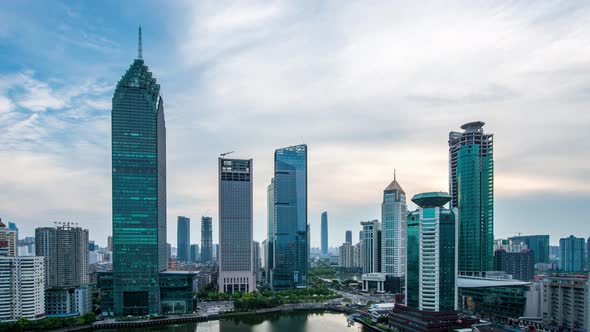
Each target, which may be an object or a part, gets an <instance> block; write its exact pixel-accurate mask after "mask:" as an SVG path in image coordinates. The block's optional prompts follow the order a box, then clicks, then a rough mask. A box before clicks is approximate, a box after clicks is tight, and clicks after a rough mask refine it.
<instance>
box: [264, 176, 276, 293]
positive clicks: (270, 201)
mask: <svg viewBox="0 0 590 332" xmlns="http://www.w3.org/2000/svg"><path fill="white" fill-rule="evenodd" d="M266 210H267V212H266V213H267V214H266V216H267V224H268V226H267V228H268V234H267V241H268V242H267V245H266V250H265V253H266V263H265V264H266V283H267V284H270V283H271V272H272V268H273V266H274V258H273V257H274V238H275V179H274V178H273V179H270V184H269V185H268V187H266Z"/></svg>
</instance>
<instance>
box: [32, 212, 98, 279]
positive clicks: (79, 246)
mask: <svg viewBox="0 0 590 332" xmlns="http://www.w3.org/2000/svg"><path fill="white" fill-rule="evenodd" d="M35 252H36V254H37V255H38V256H43V257H44V259H45V267H44V270H45V275H46V278H45V287H46V288H51V287H72V286H78V285H82V284H87V283H88V265H89V257H88V230H87V229H82V228H80V227H78V226H77V224H75V223H69V222H58V223H56V227H40V228H37V229H35Z"/></svg>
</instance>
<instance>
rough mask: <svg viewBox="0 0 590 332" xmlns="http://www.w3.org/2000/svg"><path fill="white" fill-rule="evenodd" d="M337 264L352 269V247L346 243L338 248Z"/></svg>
mask: <svg viewBox="0 0 590 332" xmlns="http://www.w3.org/2000/svg"><path fill="white" fill-rule="evenodd" d="M339 264H340V266H341V267H345V268H350V267H354V247H353V246H352V244H350V243H348V242H344V243H343V244H342V246H341V247H340V256H339Z"/></svg>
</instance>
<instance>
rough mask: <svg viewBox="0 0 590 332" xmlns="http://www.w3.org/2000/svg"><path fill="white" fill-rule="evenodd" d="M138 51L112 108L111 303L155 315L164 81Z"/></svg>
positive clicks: (161, 238) (162, 243) (162, 233)
mask: <svg viewBox="0 0 590 332" xmlns="http://www.w3.org/2000/svg"><path fill="white" fill-rule="evenodd" d="M138 46H139V52H138V57H137V59H135V60H134V61H133V63H132V64H131V66H130V67H129V69H128V70H127V72H126V73H125V75H123V77H122V78H121V80H120V81H119V83H118V84H117V88H116V90H115V95H114V96H113V111H112V167H113V169H112V181H113V183H112V188H113V195H112V199H113V306H114V314H115V315H118V316H120V315H145V314H157V313H159V311H160V288H159V275H158V273H159V272H160V271H163V270H165V269H166V266H167V257H166V256H167V255H166V125H165V121H164V102H163V100H162V98H161V96H160V85H159V84H157V83H156V79H155V78H154V77H153V76H152V73H151V72H150V71H149V70H148V67H147V66H146V65H145V64H144V61H143V59H142V54H141V28H140V29H139V45H138Z"/></svg>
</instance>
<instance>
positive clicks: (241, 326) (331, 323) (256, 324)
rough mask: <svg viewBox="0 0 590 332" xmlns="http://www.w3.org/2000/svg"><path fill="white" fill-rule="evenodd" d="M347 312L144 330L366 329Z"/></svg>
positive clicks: (132, 331) (324, 331)
mask: <svg viewBox="0 0 590 332" xmlns="http://www.w3.org/2000/svg"><path fill="white" fill-rule="evenodd" d="M347 325H348V324H347V321H346V315H344V314H337V313H328V312H321V313H306V312H293V313H273V314H265V315H251V316H240V317H234V318H226V319H222V320H218V321H217V320H214V321H209V322H202V323H187V324H179V325H170V326H160V327H153V328H150V329H143V330H147V331H167V332H275V331H276V332H296V331H305V332H313V331H320V332H339V331H349V332H359V331H360V332H366V331H369V330H368V329H367V328H364V327H363V326H362V325H361V324H359V323H356V324H355V325H354V326H350V327H349V326H347ZM116 331H118V332H138V331H140V330H139V329H124V330H123V329H122V330H116Z"/></svg>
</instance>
